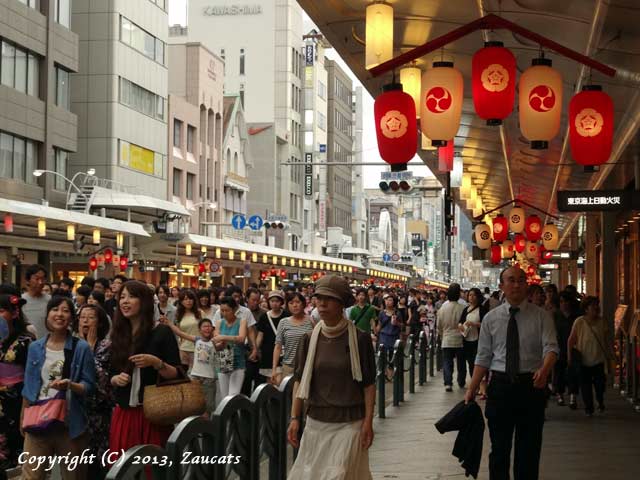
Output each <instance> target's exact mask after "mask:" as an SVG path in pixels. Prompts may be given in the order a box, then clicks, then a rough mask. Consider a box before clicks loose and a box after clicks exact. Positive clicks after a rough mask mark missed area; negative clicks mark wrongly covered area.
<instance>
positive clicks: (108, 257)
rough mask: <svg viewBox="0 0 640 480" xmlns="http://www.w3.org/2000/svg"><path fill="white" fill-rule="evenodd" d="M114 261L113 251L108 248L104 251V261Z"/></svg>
mask: <svg viewBox="0 0 640 480" xmlns="http://www.w3.org/2000/svg"><path fill="white" fill-rule="evenodd" d="M112 261H113V252H112V251H111V249H109V248H107V249H106V250H105V251H104V263H111V262H112Z"/></svg>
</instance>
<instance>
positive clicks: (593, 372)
mask: <svg viewBox="0 0 640 480" xmlns="http://www.w3.org/2000/svg"><path fill="white" fill-rule="evenodd" d="M606 379H607V377H606V375H605V373H604V363H599V364H598V365H594V366H592V367H585V366H584V365H583V366H582V367H580V391H581V394H582V401H583V402H584V409H585V410H586V411H587V412H590V413H593V390H595V391H596V401H597V402H598V405H604V390H605V386H606V383H607V381H606Z"/></svg>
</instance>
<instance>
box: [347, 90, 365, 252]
mask: <svg viewBox="0 0 640 480" xmlns="http://www.w3.org/2000/svg"><path fill="white" fill-rule="evenodd" d="M362 92H363V89H362V87H360V86H358V87H356V88H355V91H354V93H353V104H352V113H353V127H354V128H353V159H354V162H355V164H356V165H354V166H353V167H352V170H351V184H352V188H351V196H352V204H351V235H352V237H353V246H354V247H357V248H367V204H366V200H365V196H364V179H363V177H362V173H363V172H362V165H358V164H360V163H362V132H363V124H362V122H363V115H362V106H363V103H362Z"/></svg>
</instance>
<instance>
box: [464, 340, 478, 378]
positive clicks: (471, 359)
mask: <svg viewBox="0 0 640 480" xmlns="http://www.w3.org/2000/svg"><path fill="white" fill-rule="evenodd" d="M462 349H463V351H464V361H465V362H467V370H468V371H469V376H470V377H472V378H473V366H474V365H475V363H476V355H477V354H478V341H477V340H476V341H475V342H467V341H465V342H464V344H463V347H462Z"/></svg>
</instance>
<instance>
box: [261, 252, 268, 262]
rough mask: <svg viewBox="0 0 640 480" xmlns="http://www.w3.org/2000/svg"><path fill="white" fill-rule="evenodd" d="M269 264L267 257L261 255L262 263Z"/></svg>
mask: <svg viewBox="0 0 640 480" xmlns="http://www.w3.org/2000/svg"><path fill="white" fill-rule="evenodd" d="M268 262H269V255H266V254H263V255H262V263H268Z"/></svg>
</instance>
